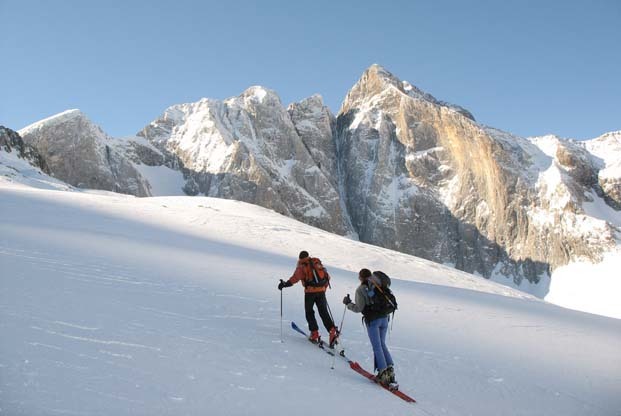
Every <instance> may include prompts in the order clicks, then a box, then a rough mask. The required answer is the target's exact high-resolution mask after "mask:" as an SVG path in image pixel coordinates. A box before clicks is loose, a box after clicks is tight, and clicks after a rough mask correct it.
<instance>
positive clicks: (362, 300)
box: [347, 285, 367, 313]
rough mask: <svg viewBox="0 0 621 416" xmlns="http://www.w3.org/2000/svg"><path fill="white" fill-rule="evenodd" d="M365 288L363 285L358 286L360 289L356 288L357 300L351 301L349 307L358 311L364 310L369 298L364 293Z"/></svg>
mask: <svg viewBox="0 0 621 416" xmlns="http://www.w3.org/2000/svg"><path fill="white" fill-rule="evenodd" d="M364 290H365V288H364V286H363V285H360V286H358V289H356V297H355V299H356V300H355V302H351V303H349V304H348V305H347V309H349V310H350V311H352V312H356V313H360V312H362V310H363V309H364V307H365V306H367V298H366V296H365V294H364Z"/></svg>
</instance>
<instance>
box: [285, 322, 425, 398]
mask: <svg viewBox="0 0 621 416" xmlns="http://www.w3.org/2000/svg"><path fill="white" fill-rule="evenodd" d="M291 328H293V329H294V330H295V331H297V332H299V333H300V334H302V335H304V336H305V337H308V334H307V333H306V332H304V330H302V329H301V328H300V327H298V326H297V325H296V324H295V322H291ZM315 345H317V346H318V347H319V348H321V349H322V350H324V351H325V352H327V353H328V354H330V355H332V356H334V355H336V356H337V357H340V358H342V359H343V360H345V361H347V363H348V364H349V366H350V367H351V369H352V370H354V371H355V372H356V373H358V374H361V375H363V376H364V377H366V378H368V379H369V380H371V381H372V382H374V383H375V384H377V385H378V386H380V387H382V388H383V389H384V390H387V391H389V392H391V393H392V394H394V395H395V396H397V397H400V398H401V399H403V400H405V401H406V402H408V403H416V400H414V399H413V398H411V397H410V396H408V395H407V394H405V393H403V392H402V391H399V390H396V389H392V390H391V389H390V388H388V386H384V385H383V384H381V383H378V382H377V381H376V380H375V376H374V375H373V374H371V373H369V372H368V371H367V370H365V369H364V368H362V367H360V364H358V363H357V362H356V361H352V360H350V359H349V358H347V356H346V355H345V350H341V352H340V353H337V352H336V351H335V350H333V349H331V348H330V347H329V346H328V345H327V344H326V343H324V342H320V343H319V344H315Z"/></svg>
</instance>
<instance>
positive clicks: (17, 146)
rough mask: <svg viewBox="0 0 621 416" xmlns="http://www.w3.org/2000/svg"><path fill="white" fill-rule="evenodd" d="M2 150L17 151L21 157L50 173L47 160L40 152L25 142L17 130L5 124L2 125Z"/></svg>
mask: <svg viewBox="0 0 621 416" xmlns="http://www.w3.org/2000/svg"><path fill="white" fill-rule="evenodd" d="M0 151H5V152H7V153H11V152H13V151H15V152H16V153H17V156H18V157H19V158H21V159H24V160H26V161H27V162H28V163H30V164H31V165H33V166H34V167H37V168H39V169H41V170H42V171H43V172H45V173H48V174H49V173H50V170H49V168H48V166H47V164H46V163H45V160H44V159H43V157H41V155H40V154H39V152H37V150H36V149H35V148H34V147H32V146H30V145H28V144H26V143H24V140H23V139H22V138H21V137H20V135H19V134H18V133H17V132H16V131H14V130H11V129H9V128H6V127H4V126H0Z"/></svg>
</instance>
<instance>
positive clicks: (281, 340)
mask: <svg viewBox="0 0 621 416" xmlns="http://www.w3.org/2000/svg"><path fill="white" fill-rule="evenodd" d="M280 282H281V283H284V282H283V280H282V279H280ZM280 342H281V343H283V342H285V341H283V339H282V289H280Z"/></svg>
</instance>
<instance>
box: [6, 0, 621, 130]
mask: <svg viewBox="0 0 621 416" xmlns="http://www.w3.org/2000/svg"><path fill="white" fill-rule="evenodd" d="M0 22H1V23H0V60H1V62H0V96H1V99H0V124H4V125H6V126H8V127H10V128H13V129H19V128H22V127H24V126H25V125H27V124H30V123H32V122H34V121H37V120H39V119H41V118H44V117H47V116H50V115H52V114H55V113H58V112H61V111H64V110H66V109H69V108H79V109H81V110H82V111H83V112H85V113H86V114H87V115H88V116H89V117H90V118H91V119H92V120H93V121H94V122H95V123H97V124H99V125H100V126H101V127H102V128H103V129H104V130H105V131H106V132H107V133H109V134H111V135H113V136H121V135H130V134H134V133H136V132H137V131H138V130H140V129H141V128H142V127H143V126H144V125H146V124H147V123H148V122H150V121H151V120H153V119H154V118H155V117H157V116H158V115H159V114H161V113H162V111H163V110H164V109H165V108H166V107H168V106H170V105H173V104H178V103H182V102H190V101H196V100H198V99H200V98H201V97H210V98H218V99H223V98H228V97H231V96H235V95H238V94H240V93H241V92H242V91H243V90H245V89H246V88H247V87H249V86H251V85H263V86H265V87H268V88H271V89H274V90H276V91H277V92H278V94H279V95H280V97H281V99H282V101H283V104H285V105H287V104H289V103H290V102H293V101H299V100H301V99H303V98H305V97H308V96H310V95H312V94H315V93H319V94H321V95H322V96H323V97H324V100H325V102H326V104H327V105H328V106H329V107H330V108H331V109H332V110H333V111H334V112H337V111H338V109H339V106H340V104H341V102H342V100H343V99H344V97H345V94H346V93H347V91H348V90H349V88H351V86H352V85H353V84H354V83H355V82H356V81H357V79H358V78H359V77H360V75H361V74H362V72H363V71H364V70H365V69H366V68H367V67H368V66H369V65H371V64H373V63H378V64H380V65H383V66H384V67H386V68H387V69H388V70H390V71H391V72H393V73H394V74H395V75H397V76H398V77H399V78H401V79H403V80H408V81H409V82H411V83H412V84H414V85H416V86H418V87H419V88H422V89H423V90H425V91H427V92H430V93H431V94H433V95H434V96H436V98H438V99H441V100H446V101H450V102H453V103H455V104H459V105H461V106H463V107H466V108H467V109H469V110H470V111H471V112H472V113H473V114H474V116H475V117H476V118H477V120H478V121H480V122H481V123H484V124H487V125H490V126H494V127H497V128H500V129H503V130H506V131H510V132H512V133H516V134H519V135H522V136H528V135H541V134H546V133H555V134H558V135H560V136H563V137H573V138H578V139H585V138H592V137H596V136H599V135H600V134H602V133H604V132H607V131H612V130H619V129H621V0H610V1H604V0H601V1H599V0H585V1H571V0H568V1H545V0H540V1H503V0H498V1H477V0H472V1H463V0H455V1H444V0H435V1H431V0H429V1H414V0H412V1H393V2H391V1H382V2H380V1H338V0H333V1H323V0H321V1H317V0H316V1H306V2H304V1H295V0H286V1H259V0H257V1H237V0H226V1H225V0H221V1H217V2H210V1H198V0H196V1H187V0H175V1H166V2H161V1H131V0H126V1H116V0H107V1H86V0H80V1H74V0H66V1H60V0H59V1H51V0H46V1H30V0H0Z"/></svg>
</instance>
